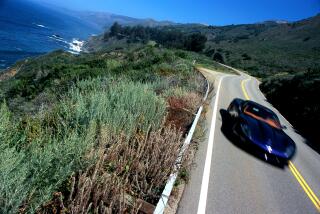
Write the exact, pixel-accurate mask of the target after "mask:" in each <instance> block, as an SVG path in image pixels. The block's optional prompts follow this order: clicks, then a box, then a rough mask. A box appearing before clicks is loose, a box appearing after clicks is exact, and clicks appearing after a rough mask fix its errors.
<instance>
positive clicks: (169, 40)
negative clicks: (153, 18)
mask: <svg viewBox="0 0 320 214" xmlns="http://www.w3.org/2000/svg"><path fill="white" fill-rule="evenodd" d="M98 38H99V37H98ZM114 39H116V40H114ZM101 40H102V43H104V45H105V46H110V45H112V44H114V43H117V44H119V43H120V44H121V43H123V45H124V44H125V43H126V44H132V43H144V44H147V43H148V42H150V41H154V42H156V43H157V44H158V45H162V46H164V47H167V48H176V49H184V50H188V51H195V52H201V51H202V50H203V49H204V48H205V44H206V41H207V37H206V36H205V35H202V34H201V33H189V34H185V33H182V32H180V31H179V30H172V29H170V30H166V28H165V27H163V28H160V27H159V28H151V27H143V26H134V27H129V26H124V27H123V26H121V25H119V24H118V23H117V22H115V23H114V24H113V25H112V26H111V28H110V31H106V32H105V33H104V35H103V38H101ZM96 44H97V43H96V40H94V42H93V44H92V43H90V42H89V45H88V46H89V47H87V48H88V49H92V46H93V47H95V49H97V48H101V47H97V45H96Z"/></svg>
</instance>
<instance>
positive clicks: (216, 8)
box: [0, 0, 320, 25]
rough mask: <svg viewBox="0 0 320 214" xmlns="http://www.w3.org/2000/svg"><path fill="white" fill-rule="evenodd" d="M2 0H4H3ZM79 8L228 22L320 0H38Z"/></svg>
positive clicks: (294, 13)
mask: <svg viewBox="0 0 320 214" xmlns="http://www.w3.org/2000/svg"><path fill="white" fill-rule="evenodd" d="M0 1H1V0H0ZM37 1H43V2H48V3H51V4H56V5H59V6H62V7H67V8H70V9H76V10H93V11H107V12H111V13H116V14H120V15H127V16H131V17H136V18H154V19H157V20H170V21H175V22H182V23H185V22H197V23H203V24H213V25H225V24H239V23H253V22H260V21H264V20H271V19H281V20H282V19H284V20H289V21H294V20H299V19H303V18H306V17H310V16H313V15H315V14H317V13H319V12H320V0H197V1H195V0H157V1H153V0H37Z"/></svg>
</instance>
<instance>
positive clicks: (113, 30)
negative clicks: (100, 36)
mask: <svg viewBox="0 0 320 214" xmlns="http://www.w3.org/2000/svg"><path fill="white" fill-rule="evenodd" d="M121 29H122V27H121V25H119V24H118V22H115V23H113V25H112V26H111V28H110V34H109V35H110V36H118V35H119V34H120V33H121Z"/></svg>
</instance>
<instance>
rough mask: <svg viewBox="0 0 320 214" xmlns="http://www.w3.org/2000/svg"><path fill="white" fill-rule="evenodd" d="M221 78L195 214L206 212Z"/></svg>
mask: <svg viewBox="0 0 320 214" xmlns="http://www.w3.org/2000/svg"><path fill="white" fill-rule="evenodd" d="M223 78H224V76H222V77H221V78H220V80H219V85H218V90H217V93H216V99H215V103H214V108H213V113H212V121H211V129H210V134H209V140H208V147H207V155H206V160H205V165H204V170H203V176H202V183H201V191H200V198H199V204H198V211H197V214H204V213H205V212H206V204H207V195H208V186H209V177H210V168H211V159H212V152H213V151H212V150H213V141H214V132H215V128H216V119H217V111H218V101H219V94H220V88H221V83H222V80H223Z"/></svg>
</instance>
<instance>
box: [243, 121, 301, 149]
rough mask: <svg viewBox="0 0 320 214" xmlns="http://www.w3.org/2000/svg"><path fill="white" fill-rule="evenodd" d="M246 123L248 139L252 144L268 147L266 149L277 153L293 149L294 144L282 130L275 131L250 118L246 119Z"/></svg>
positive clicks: (263, 123)
mask: <svg viewBox="0 0 320 214" xmlns="http://www.w3.org/2000/svg"><path fill="white" fill-rule="evenodd" d="M246 121H247V125H248V126H249V129H250V136H248V137H249V138H250V140H251V141H253V142H254V143H256V144H259V145H260V146H262V145H265V146H268V147H267V148H271V149H272V150H276V151H278V152H285V151H286V149H287V148H288V147H291V146H293V147H295V144H294V142H293V141H292V140H291V138H290V137H289V136H288V135H287V134H286V133H285V132H284V131H283V130H282V129H276V128H274V127H272V126H270V125H268V124H267V123H265V122H263V121H260V120H256V119H254V118H251V117H247V118H246Z"/></svg>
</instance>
